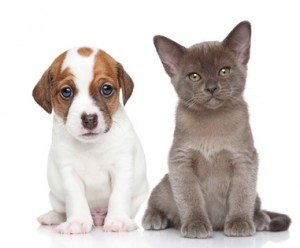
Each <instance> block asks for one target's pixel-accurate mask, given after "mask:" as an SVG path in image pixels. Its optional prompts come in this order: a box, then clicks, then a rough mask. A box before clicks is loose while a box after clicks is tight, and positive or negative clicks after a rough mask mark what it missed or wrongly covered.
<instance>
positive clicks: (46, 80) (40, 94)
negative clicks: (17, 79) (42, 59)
mask: <svg viewBox="0 0 300 248" xmlns="http://www.w3.org/2000/svg"><path fill="white" fill-rule="evenodd" d="M51 81H52V74H51V72H50V68H49V69H47V70H46V71H45V72H44V74H43V76H42V77H41V79H40V80H39V81H38V83H37V84H36V86H35V87H34V89H33V91H32V96H33V98H34V100H35V101H36V102H37V103H38V104H39V105H40V106H41V107H42V108H43V109H44V110H46V111H47V112H48V113H49V114H51V112H52V104H51V99H50V84H51Z"/></svg>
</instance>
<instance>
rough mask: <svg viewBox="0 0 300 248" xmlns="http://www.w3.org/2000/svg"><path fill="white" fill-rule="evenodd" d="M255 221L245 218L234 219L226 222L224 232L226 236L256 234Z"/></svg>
mask: <svg viewBox="0 0 300 248" xmlns="http://www.w3.org/2000/svg"><path fill="white" fill-rule="evenodd" d="M255 231H256V230H255V226H254V222H253V221H250V220H245V219H234V220H231V221H228V222H226V223H225V226H224V233H225V235H226V236H232V237H246V236H253V235H254V234H255Z"/></svg>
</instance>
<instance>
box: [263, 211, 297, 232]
mask: <svg viewBox="0 0 300 248" xmlns="http://www.w3.org/2000/svg"><path fill="white" fill-rule="evenodd" d="M262 212H263V213H265V214H266V215H268V216H269V217H270V218H271V221H270V224H269V228H268V229H267V230H269V231H272V232H279V231H286V230H288V228H289V226H290V224H291V222H292V221H291V219H290V217H289V216H287V215H285V214H280V213H274V212H270V211H262Z"/></svg>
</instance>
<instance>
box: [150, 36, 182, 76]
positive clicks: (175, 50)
mask: <svg viewBox="0 0 300 248" xmlns="http://www.w3.org/2000/svg"><path fill="white" fill-rule="evenodd" d="M153 40H154V45H155V48H156V51H157V53H158V55H159V57H160V60H161V62H162V64H163V66H164V68H165V71H166V72H167V74H168V75H169V76H170V77H173V76H174V75H175V74H176V72H177V71H178V68H179V64H180V60H181V58H182V56H183V55H184V53H185V52H186V48H185V47H183V46H181V45H179V44H178V43H176V42H175V41H172V40H170V39H168V38H167V37H164V36H160V35H157V36H155V37H154V39H153Z"/></svg>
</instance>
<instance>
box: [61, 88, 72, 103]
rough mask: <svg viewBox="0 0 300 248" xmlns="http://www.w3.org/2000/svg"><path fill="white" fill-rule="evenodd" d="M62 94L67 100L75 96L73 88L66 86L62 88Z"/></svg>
mask: <svg viewBox="0 0 300 248" xmlns="http://www.w3.org/2000/svg"><path fill="white" fill-rule="evenodd" d="M60 95H61V96H62V98H63V99H65V100H70V99H71V98H72V97H73V90H72V88H71V87H69V86H66V87H64V88H62V89H61V90H60Z"/></svg>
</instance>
